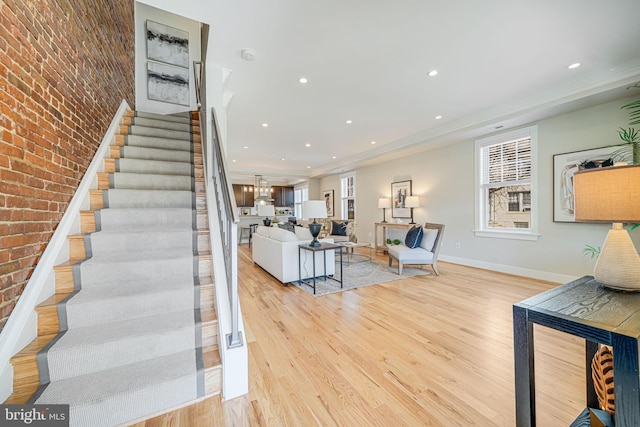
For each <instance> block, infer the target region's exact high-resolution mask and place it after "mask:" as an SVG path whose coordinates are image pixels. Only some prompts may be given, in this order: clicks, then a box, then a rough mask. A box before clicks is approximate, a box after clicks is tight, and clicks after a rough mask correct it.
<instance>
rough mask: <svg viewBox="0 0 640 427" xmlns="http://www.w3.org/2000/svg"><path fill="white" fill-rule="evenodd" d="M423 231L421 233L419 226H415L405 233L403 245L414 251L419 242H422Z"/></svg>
mask: <svg viewBox="0 0 640 427" xmlns="http://www.w3.org/2000/svg"><path fill="white" fill-rule="evenodd" d="M423 234H424V231H422V226H421V225H415V226H413V227H411V228H410V229H409V231H407V237H405V239H404V244H405V245H406V246H407V247H408V248H411V249H415V248H417V247H418V246H420V242H421V241H422V236H423Z"/></svg>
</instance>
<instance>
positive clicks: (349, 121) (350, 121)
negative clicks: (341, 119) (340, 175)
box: [345, 120, 353, 125]
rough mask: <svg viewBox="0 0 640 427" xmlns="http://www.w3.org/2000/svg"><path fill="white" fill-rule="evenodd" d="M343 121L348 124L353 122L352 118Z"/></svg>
mask: <svg viewBox="0 0 640 427" xmlns="http://www.w3.org/2000/svg"><path fill="white" fill-rule="evenodd" d="M345 123H346V124H348V125H350V124H351V123H353V120H347V121H346V122H345Z"/></svg>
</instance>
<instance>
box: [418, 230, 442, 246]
mask: <svg viewBox="0 0 640 427" xmlns="http://www.w3.org/2000/svg"><path fill="white" fill-rule="evenodd" d="M437 237H438V230H436V229H433V228H425V229H424V235H423V236H422V241H421V242H420V247H421V248H422V249H425V250H427V251H431V250H432V249H433V244H434V243H435V242H436V238H437Z"/></svg>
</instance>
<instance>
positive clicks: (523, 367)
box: [513, 276, 640, 427]
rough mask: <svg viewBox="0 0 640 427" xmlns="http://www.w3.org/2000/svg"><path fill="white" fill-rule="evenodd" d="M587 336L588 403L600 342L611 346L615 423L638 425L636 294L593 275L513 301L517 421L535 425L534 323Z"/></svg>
mask: <svg viewBox="0 0 640 427" xmlns="http://www.w3.org/2000/svg"><path fill="white" fill-rule="evenodd" d="M534 323H537V324H539V325H543V326H546V327H549V328H553V329H556V330H559V331H563V332H566V333H569V334H572V335H575V336H578V337H582V338H584V339H585V340H586V346H585V353H586V361H587V364H586V366H587V369H586V371H587V372H586V379H587V391H586V404H587V407H591V408H598V400H597V397H596V395H595V390H594V388H593V381H592V378H591V359H592V358H593V355H594V354H595V352H596V351H597V349H598V343H601V344H607V345H610V346H612V347H613V365H614V393H615V399H616V400H615V406H616V417H615V418H616V427H637V426H640V377H639V376H638V338H639V337H640V294H639V293H629V292H620V291H614V290H610V289H607V288H605V287H604V286H603V285H602V284H600V283H599V282H597V281H596V280H595V279H593V277H591V276H585V277H582V278H580V279H578V280H574V281H573V282H570V283H567V284H565V285H562V286H559V287H557V288H555V289H551V290H549V291H547V292H543V293H541V294H539V295H536V296H534V297H531V298H529V299H526V300H524V301H521V302H519V303H518V304H515V305H514V306H513V341H514V359H515V377H516V379H515V381H516V384H515V385H516V425H517V426H518V427H534V426H535V425H536V410H535V375H534V345H533V344H534V342H533V341H534V340H533V324H534Z"/></svg>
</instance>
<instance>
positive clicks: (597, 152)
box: [553, 145, 621, 222]
mask: <svg viewBox="0 0 640 427" xmlns="http://www.w3.org/2000/svg"><path fill="white" fill-rule="evenodd" d="M620 147H621V146H620V145H618V146H610V147H602V148H594V149H590V150H582V151H573V152H571V153H562V154H555V155H554V156H553V221H554V222H575V214H574V210H573V207H574V198H573V174H574V173H576V172H578V171H580V170H583V169H594V168H602V167H609V166H613V162H614V160H613V159H612V157H615V153H616V152H619V150H620Z"/></svg>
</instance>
